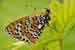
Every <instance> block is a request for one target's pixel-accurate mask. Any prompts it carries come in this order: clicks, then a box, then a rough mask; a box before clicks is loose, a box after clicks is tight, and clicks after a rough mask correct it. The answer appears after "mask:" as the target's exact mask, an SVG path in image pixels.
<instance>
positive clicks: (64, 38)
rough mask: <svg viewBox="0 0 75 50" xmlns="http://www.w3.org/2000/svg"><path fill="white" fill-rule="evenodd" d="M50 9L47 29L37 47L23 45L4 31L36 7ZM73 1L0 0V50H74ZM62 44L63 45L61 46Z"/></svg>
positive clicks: (30, 13)
mask: <svg viewBox="0 0 75 50" xmlns="http://www.w3.org/2000/svg"><path fill="white" fill-rule="evenodd" d="M48 7H49V8H50V10H51V14H50V16H51V21H50V26H46V27H45V29H44V31H43V33H42V34H41V36H40V39H39V41H38V42H37V44H33V45H23V44H24V43H22V42H20V41H18V40H14V39H12V38H11V37H9V36H8V34H7V33H6V32H5V27H6V26H7V25H8V24H9V23H11V22H13V21H15V20H17V19H19V18H22V17H24V16H27V15H32V13H33V12H34V11H35V10H34V8H36V9H37V10H36V11H35V12H37V11H42V9H43V8H48ZM74 13H75V1H74V0H0V50H75V17H74V16H75V14H74ZM63 45H64V46H63Z"/></svg>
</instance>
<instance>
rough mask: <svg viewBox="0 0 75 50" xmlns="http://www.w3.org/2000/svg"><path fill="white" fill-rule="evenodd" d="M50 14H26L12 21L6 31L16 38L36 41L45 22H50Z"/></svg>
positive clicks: (28, 41)
mask: <svg viewBox="0 0 75 50" xmlns="http://www.w3.org/2000/svg"><path fill="white" fill-rule="evenodd" d="M49 20H50V16H49V12H48V11H47V14H45V15H40V16H26V17H23V18H20V19H18V20H16V21H14V22H12V23H10V24H9V25H8V26H7V27H6V28H5V30H6V32H7V33H8V34H9V35H10V36H12V37H13V38H15V39H18V40H21V41H24V42H27V43H36V41H37V40H38V39H39V37H40V34H41V32H42V31H41V30H43V29H44V27H45V24H49Z"/></svg>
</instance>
